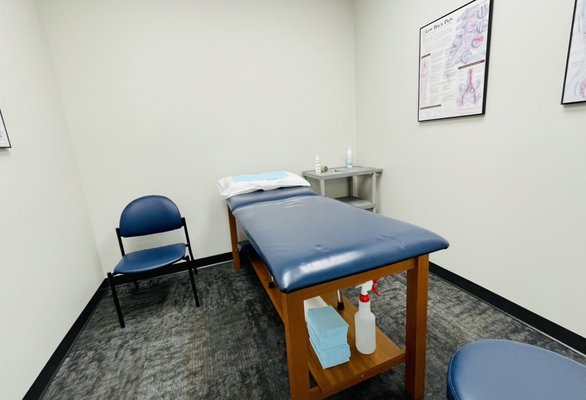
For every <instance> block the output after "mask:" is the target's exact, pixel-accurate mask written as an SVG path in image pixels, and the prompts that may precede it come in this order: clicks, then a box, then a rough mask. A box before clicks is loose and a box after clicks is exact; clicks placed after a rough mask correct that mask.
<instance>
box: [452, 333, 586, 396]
mask: <svg viewBox="0 0 586 400" xmlns="http://www.w3.org/2000/svg"><path fill="white" fill-rule="evenodd" d="M447 395H448V399H450V400H485V399H486V400H489V399H490V400H494V399H499V400H508V399H515V400H523V399H528V400H529V399H530V400H542V399H543V400H545V399H548V400H549V399H564V400H573V399H576V400H584V399H586V366H584V365H582V364H580V363H578V362H576V361H573V360H571V359H569V358H567V357H564V356H562V355H559V354H557V353H554V352H551V351H549V350H545V349H542V348H540V347H536V346H531V345H528V344H525V343H519V342H513V341H510V340H496V339H491V340H481V341H478V342H474V343H470V344H467V345H465V346H464V347H462V348H461V349H460V350H458V352H457V353H456V354H455V355H454V357H453V358H452V360H451V361H450V365H449V367H448V377H447Z"/></svg>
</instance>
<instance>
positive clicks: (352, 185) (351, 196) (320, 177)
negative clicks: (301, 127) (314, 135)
mask: <svg viewBox="0 0 586 400" xmlns="http://www.w3.org/2000/svg"><path fill="white" fill-rule="evenodd" d="M382 172H383V170H382V168H372V167H359V166H355V167H351V168H348V167H337V168H331V169H329V170H328V171H327V172H322V173H321V174H316V173H315V171H311V170H310V171H303V172H302V174H303V177H304V178H305V179H308V180H310V179H311V180H315V181H318V182H319V189H320V194H321V195H322V196H325V195H326V182H327V181H331V180H335V179H347V181H348V196H345V197H338V198H336V200H340V201H343V202H345V203H348V204H350V205H353V206H354V207H358V208H362V209H365V210H372V212H377V209H378V207H377V202H376V179H377V174H382ZM359 176H366V177H370V179H371V193H370V198H369V199H363V198H360V197H358V190H357V179H358V177H359Z"/></svg>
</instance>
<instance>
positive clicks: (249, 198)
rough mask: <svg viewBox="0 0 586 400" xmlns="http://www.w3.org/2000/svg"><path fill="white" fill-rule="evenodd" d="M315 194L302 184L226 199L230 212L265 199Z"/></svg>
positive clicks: (272, 199)
mask: <svg viewBox="0 0 586 400" xmlns="http://www.w3.org/2000/svg"><path fill="white" fill-rule="evenodd" d="M302 196H316V193H315V192H313V191H311V189H308V188H307V187H303V186H296V187H285V188H279V189H275V190H266V191H262V190H259V191H257V192H252V193H245V194H240V195H238V196H233V197H230V198H229V199H227V200H226V202H227V203H228V207H230V210H232V212H234V211H236V210H237V209H238V208H240V207H243V206H247V205H250V204H254V203H263V202H265V201H274V200H282V199H286V198H291V197H302Z"/></svg>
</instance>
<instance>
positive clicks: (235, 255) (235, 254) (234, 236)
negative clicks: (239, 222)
mask: <svg viewBox="0 0 586 400" xmlns="http://www.w3.org/2000/svg"><path fill="white" fill-rule="evenodd" d="M228 222H229V223H230V241H231V242H232V263H233V264H234V269H235V270H236V271H240V252H239V251H238V231H237V229H236V218H234V215H233V214H232V211H231V210H230V208H229V207H228Z"/></svg>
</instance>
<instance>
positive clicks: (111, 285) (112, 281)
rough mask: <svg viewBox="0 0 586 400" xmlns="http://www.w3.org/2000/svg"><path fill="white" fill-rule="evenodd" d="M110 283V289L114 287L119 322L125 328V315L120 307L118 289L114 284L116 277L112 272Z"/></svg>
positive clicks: (113, 297)
mask: <svg viewBox="0 0 586 400" xmlns="http://www.w3.org/2000/svg"><path fill="white" fill-rule="evenodd" d="M108 283H110V289H112V299H113V300H114V306H115V307H116V314H118V322H120V328H124V327H125V325H124V317H123V316H122V309H121V308H120V303H119V302H118V295H117V294H116V289H115V286H116V285H114V277H113V276H112V273H111V272H108Z"/></svg>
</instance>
